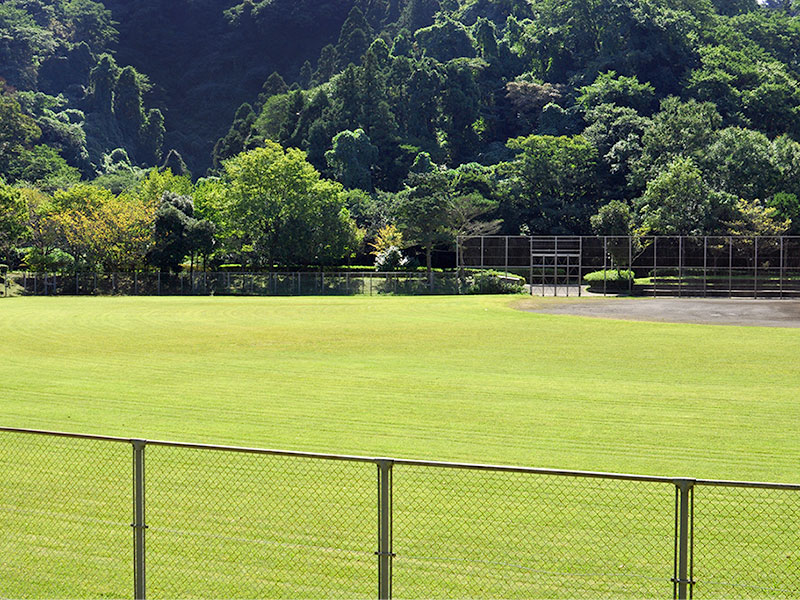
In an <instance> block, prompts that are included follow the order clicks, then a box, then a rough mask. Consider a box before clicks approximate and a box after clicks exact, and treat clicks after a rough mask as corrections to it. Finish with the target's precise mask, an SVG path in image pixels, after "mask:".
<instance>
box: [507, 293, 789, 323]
mask: <svg viewBox="0 0 800 600" xmlns="http://www.w3.org/2000/svg"><path fill="white" fill-rule="evenodd" d="M519 308H520V309H521V310H526V311H529V312H536V313H545V314H551V315H575V316H581V317H595V318H601V319H623V320H628V321H656V322H663V323H701V324H706V325H742V326H757V327H800V301H797V300H749V299H736V300H728V299H713V300H712V299H701V298H583V299H577V298H576V299H574V300H573V299H569V300H567V299H563V300H558V299H553V300H552V301H542V300H526V301H523V302H522V303H521V304H520V305H519Z"/></svg>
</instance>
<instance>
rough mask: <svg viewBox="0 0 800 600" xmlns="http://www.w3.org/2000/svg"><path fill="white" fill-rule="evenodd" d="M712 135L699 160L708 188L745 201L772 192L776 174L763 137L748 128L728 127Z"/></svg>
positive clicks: (776, 178) (768, 141)
mask: <svg viewBox="0 0 800 600" xmlns="http://www.w3.org/2000/svg"><path fill="white" fill-rule="evenodd" d="M715 138H716V139H715V140H714V142H713V143H712V144H711V145H710V146H709V147H708V150H707V151H706V152H705V153H704V154H703V163H702V165H703V167H704V171H705V173H706V178H705V179H706V182H707V183H708V184H709V185H711V187H713V188H715V189H718V190H721V191H724V192H728V193H730V194H733V195H735V196H737V197H739V198H744V199H745V200H755V199H756V198H767V197H769V196H772V194H774V193H775V191H776V190H775V188H776V185H777V183H778V178H779V173H778V171H777V169H776V168H775V166H774V164H773V159H772V155H773V150H772V144H771V142H770V140H769V138H767V136H765V135H764V134H763V133H761V132H759V131H753V130H751V129H742V128H740V127H728V128H726V129H723V130H721V131H719V132H718V133H717V134H716V135H715Z"/></svg>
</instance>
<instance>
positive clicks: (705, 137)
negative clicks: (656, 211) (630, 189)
mask: <svg viewBox="0 0 800 600" xmlns="http://www.w3.org/2000/svg"><path fill="white" fill-rule="evenodd" d="M721 124H722V117H721V116H720V114H719V113H718V112H717V109H716V107H715V106H714V104H712V103H711V102H697V101H695V100H689V101H688V102H681V100H680V99H678V98H676V97H674V96H671V97H669V98H666V99H665V100H663V101H662V102H661V111H660V112H658V113H657V114H656V115H654V116H653V120H652V123H651V125H650V127H648V128H647V130H646V131H645V132H644V135H643V136H642V154H641V158H640V159H639V160H638V161H636V162H635V163H634V164H633V165H632V173H631V178H630V179H631V183H632V184H633V186H634V187H636V188H639V189H642V188H643V187H644V185H645V184H646V183H647V182H648V181H649V180H651V179H652V178H653V177H655V176H656V175H658V174H659V173H660V172H661V171H662V170H663V169H664V168H665V167H666V166H667V165H668V164H670V163H671V162H673V161H675V160H676V159H677V158H679V157H684V158H691V159H692V160H693V161H694V162H695V163H697V164H699V163H700V162H701V161H702V158H703V154H704V152H705V151H706V149H707V148H708V146H709V145H710V144H711V142H712V141H713V139H714V135H715V133H716V131H717V130H718V129H719V127H720V125H721Z"/></svg>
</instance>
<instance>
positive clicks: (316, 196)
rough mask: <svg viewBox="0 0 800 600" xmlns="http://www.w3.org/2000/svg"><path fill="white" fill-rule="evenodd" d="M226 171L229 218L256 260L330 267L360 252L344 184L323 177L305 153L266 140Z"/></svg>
mask: <svg viewBox="0 0 800 600" xmlns="http://www.w3.org/2000/svg"><path fill="white" fill-rule="evenodd" d="M224 167H225V174H226V181H227V183H228V185H229V204H228V206H227V207H226V209H227V211H228V215H229V216H228V219H229V222H230V223H231V224H233V226H234V227H236V229H237V230H238V231H240V232H241V239H242V241H243V244H244V246H246V247H247V248H249V249H250V250H249V256H250V259H251V260H252V262H254V263H256V264H259V265H263V266H267V267H269V268H271V267H272V265H273V264H274V263H275V262H276V261H277V262H280V263H281V264H293V265H298V264H310V263H325V262H328V261H331V260H338V259H341V258H342V257H344V256H346V255H348V254H350V253H351V252H352V251H353V250H355V248H354V245H355V242H356V240H355V232H354V228H353V225H352V223H351V221H350V217H349V214H348V212H347V209H346V208H345V207H344V198H343V193H342V188H341V186H340V185H339V184H336V183H332V182H330V181H326V180H323V179H321V178H320V176H319V173H318V172H317V171H315V170H314V168H313V167H312V166H311V165H310V164H309V163H308V162H307V161H306V160H305V155H304V154H303V153H302V152H301V151H299V150H294V149H292V150H287V151H284V150H283V149H282V148H281V147H280V146H279V145H278V144H276V143H275V142H267V143H266V146H265V147H263V148H256V149H255V150H251V151H249V152H245V153H243V154H240V155H239V156H237V157H235V158H232V159H230V160H229V161H227V162H225V163H224Z"/></svg>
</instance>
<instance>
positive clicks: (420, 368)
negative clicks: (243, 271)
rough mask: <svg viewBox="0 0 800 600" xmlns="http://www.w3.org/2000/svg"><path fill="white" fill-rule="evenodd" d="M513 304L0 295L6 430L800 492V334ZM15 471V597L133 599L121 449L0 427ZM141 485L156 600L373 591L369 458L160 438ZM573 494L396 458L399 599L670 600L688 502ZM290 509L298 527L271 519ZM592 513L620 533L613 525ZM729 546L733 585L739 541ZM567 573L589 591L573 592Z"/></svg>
mask: <svg viewBox="0 0 800 600" xmlns="http://www.w3.org/2000/svg"><path fill="white" fill-rule="evenodd" d="M554 301H559V300H557V299H542V300H538V302H554ZM514 302H520V300H519V299H518V298H517V299H516V300H514V299H509V298H508V297H412V298H408V297H375V298H366V297H351V298H65V297H64V298H11V299H5V300H0V389H2V393H0V397H1V398H2V407H3V410H2V417H1V418H0V425H5V426H15V427H31V428H47V429H56V430H62V431H73V432H83V433H99V434H108V435H119V436H124V437H145V438H151V439H173V440H182V441H202V442H206V443H223V444H233V445H249V446H260V447H272V448H284V449H295V450H309V451H323V452H336V453H348V454H363V455H370V456H395V457H405V458H425V459H436V460H459V461H469V462H486V463H508V464H520V465H527V466H537V467H556V468H566V469H583V470H605V471H618V472H630V473H643V474H651V475H667V476H691V477H704V478H732V479H755V480H773V481H783V482H798V481H800V436H798V435H797V423H798V422H800V405H798V403H797V401H796V400H797V390H798V389H800V371H798V369H797V368H796V360H797V356H798V355H800V330H797V329H794V330H792V329H776V328H771V329H770V328H737V327H723V326H699V325H696V326H695V325H680V324H655V323H640V322H622V321H604V320H593V319H585V318H578V317H565V316H553V315H538V314H532V313H527V312H523V311H520V310H516V309H515V308H514V307H513V306H512V304H513V303H514ZM9 436H14V437H13V438H12V437H9ZM0 477H2V481H0V530H2V531H6V532H12V534H10V535H8V536H6V537H5V538H4V539H5V540H6V541H5V543H4V542H0V547H2V548H0V550H2V552H0V596H11V597H25V596H39V597H41V596H59V597H67V596H84V597H87V596H88V597H101V596H102V597H118V596H121V595H125V594H127V593H129V585H128V584H129V580H130V573H129V571H130V527H129V523H130V514H129V513H130V496H129V493H130V479H129V477H130V449H129V448H128V447H126V446H125V445H120V446H114V447H113V448H111V447H110V446H108V445H103V444H99V443H95V442H73V441H69V440H55V441H54V440H48V439H47V438H35V440H33V439H28V438H27V437H25V436H21V437H20V436H18V435H16V434H6V435H5V436H3V434H0ZM148 478H149V479H148V482H149V483H148V515H149V516H148V520H149V521H150V520H152V522H150V523H149V524H150V526H151V530H150V531H149V533H148V536H149V540H150V542H149V548H150V550H151V551H152V554H151V555H149V557H148V561H149V562H148V564H149V570H148V574H149V577H150V581H151V585H152V588H151V589H153V590H154V595H158V596H161V597H175V596H182V597H195V596H205V597H209V596H213V597H221V596H239V597H253V596H256V595H259V594H265V593H266V594H267V595H271V596H283V597H315V596H316V597H319V596H331V595H343V596H349V597H364V596H369V595H372V594H373V591H374V573H375V571H374V564H375V559H374V556H372V552H373V551H374V549H375V548H374V533H375V532H374V511H375V496H374V482H375V473H374V467H371V465H364V466H358V465H355V466H352V465H342V466H337V467H336V468H332V467H330V465H329V464H327V463H326V464H323V465H318V464H316V463H311V462H309V463H303V464H302V465H298V464H297V463H296V462H295V461H287V460H285V459H281V460H277V459H270V460H257V459H256V458H255V457H242V456H241V455H225V454H217V453H211V454H209V453H206V454H202V453H198V451H188V450H180V451H178V450H176V451H172V453H169V452H168V449H161V448H154V449H150V450H148ZM54 480H59V481H61V483H60V484H59V485H54V484H53V481H54ZM564 481H565V480H560V481H555V480H551V479H546V480H543V482H544V483H542V482H538V481H537V480H535V478H534V479H528V480H525V481H522V480H519V479H518V478H517V479H514V478H509V477H506V476H504V477H500V476H490V475H480V474H474V475H467V474H460V473H456V474H447V473H435V472H429V471H425V470H421V471H420V470H414V469H410V468H405V470H404V469H403V468H398V469H397V472H396V473H395V488H396V489H395V508H396V511H397V513H396V519H395V538H396V542H395V547H396V551H397V552H398V557H397V559H396V561H395V563H396V566H395V581H396V584H395V585H396V595H397V596H398V597H401V596H405V597H446V596H452V595H459V590H460V591H462V592H463V591H464V590H467V591H468V594H467V595H469V596H472V597H484V596H492V595H495V596H496V595H498V594H500V595H506V596H514V595H516V596H525V597H531V596H537V595H538V596H542V597H559V596H562V597H563V596H567V597H574V596H576V595H583V594H584V593H585V594H588V595H591V593H590V592H591V590H595V591H596V592H597V593H599V594H600V595H603V593H605V595H608V594H609V593H612V595H615V596H624V595H626V594H630V595H632V596H634V597H637V596H651V595H656V596H657V595H669V593H671V584H669V582H668V578H669V577H670V576H671V572H670V573H667V572H665V568H666V570H670V569H671V556H672V555H671V552H672V537H671V531H672V517H673V515H672V512H671V511H672V494H673V491H672V490H671V489H665V490H661V489H658V490H656V489H655V487H658V486H657V485H656V484H653V485H652V486H650V487H649V488H648V489H646V490H645V489H643V488H641V487H632V486H631V484H619V485H616V486H603V485H599V484H584V483H571V482H568V483H564ZM351 484H353V485H351ZM654 486H655V487H654ZM668 487H669V486H667V488H668ZM698 493H699V492H698ZM54 498H58V499H59V500H58V501H59V502H60V504H59V505H58V507H55V508H54V507H53V502H54V500H53V499H54ZM321 499H322V500H321ZM548 499H549V500H548ZM554 499H556V500H557V502H556V503H555V505H553V506H550V508H549V509H548V508H546V507H545V505H546V504H547V503H548V502H549V503H551V504H552V503H553V502H554ZM762 500H764V499H762ZM768 500H769V502H773V505H771V506H773V508H775V510H776V511H777V512H773V513H769V512H766V513H764V514H765V515H766V516H765V517H762V519H761V520H762V521H763V523H761V522H759V524H758V527H760V528H761V529H762V530H763V531H766V529H767V528H768V527H769V525H770V523H771V522H772V521H775V519H773V518H772V517H770V515H771V514H772V515H773V516H774V515H775V514H778V513H780V514H783V515H784V516H785V515H787V514H788V515H791V514H796V513H793V512H792V511H795V510H797V508H798V505H797V504H796V502H795V503H794V504H792V503H789V504H786V505H784V503H783V501H778V502H777V503H775V500H774V498H771V497H770V498H768ZM282 502H289V503H290V510H289V512H288V513H287V512H281V511H279V510H276V507H277V506H279V505H281V503H282ZM510 502H513V504H509V503H510ZM714 502H715V503H716V504H714V506H718V507H719V508H720V511H722V512H721V513H720V514H723V513H724V514H723V517H721V519H722V520H721V521H720V518H717V517H715V519H716V520H714V519H710V518H709V517H708V516H705V517H704V518H705V519H706V520H705V521H701V522H700V523H699V524H698V527H700V528H701V529H700V530H701V531H703V530H702V527H706V530H709V531H711V530H713V529H714V527H717V528H719V529H720V531H723V533H722V534H720V535H727V536H728V537H729V538H730V537H731V534H730V529H729V528H730V527H737V526H740V525H741V523H740V522H739V521H738V520H737V519H738V513H737V512H736V511H737V510H738V508H736V507H737V506H738V504H736V505H735V506H733V505H730V502H728V501H727V500H726V499H725V498H724V497H722V496H720V497H719V498H717V499H716V500H714ZM726 502H728V504H726ZM762 505H763V504H762ZM620 506H624V507H625V510H624V512H622V513H620V511H619V507H620ZM705 506H706V507H707V506H709V504H706V505H705ZM731 506H733V509H736V510H733V509H732V508H731ZM598 507H599V508H598ZM614 507H617V508H616V509H614ZM595 510H600V512H599V513H595V512H593V511H595ZM726 511H727V512H726ZM731 511H733V512H731ZM781 511H783V512H781ZM787 511H788V512H787ZM243 515H247V517H246V518H245V517H244V516H243ZM724 515H728V516H724ZM754 518H756V517H753V518H751V519H750V521H749V523H750V526H751V527H754V526H755V525H754V523H755V522H756V521H754V520H753V519H754ZM598 519H601V520H602V522H603V523H604V524H609V523H611V522H613V523H612V524H613V526H612V527H611V528H610V529H609V530H608V531H606V530H602V531H601V529H602V528H599V529H598V526H597V523H598V521H597V520H598ZM727 519H730V521H728V520H727ZM756 520H757V518H756ZM620 531H624V532H625V535H620V534H619V532H620ZM523 532H524V534H525V535H524V536H522V533H523ZM609 533H610V537H608V536H607V534H609ZM773 533H774V532H773ZM773 533H769V535H768V534H767V533H764V534H763V536H764V539H763V540H761V541H760V542H759V541H758V540H756V541H755V542H754V543H755V549H753V548H750V552H751V553H752V554H753V556H755V557H760V556H764V557H765V556H767V555H769V556H770V560H772V555H773V554H774V553H775V548H776V547H777V546H776V542H775V539H783V538H781V537H780V535H783V536H784V537H785V534H786V532H784V533H783V534H780V535H779V533H780V532H778V533H774V535H775V536H778V537H776V538H774V539H773V538H772V537H770V536H772V535H773ZM531 534H535V535H531ZM714 535H716V534H714ZM714 535H712V534H711V533H709V534H708V535H707V536H706V539H705V542H704V543H708V540H709V539H711V540H713V539H716V538H715V537H714ZM793 535H794V537H795V538H796V537H797V535H796V532H795V534H793ZM520 536H522V537H520ZM733 537H736V535H735V534H734V535H733ZM76 539H77V540H78V541H82V540H87V539H88V540H90V541H89V542H87V544H88V545H86V546H82V545H80V544H78V545H77V547H76V545H75V543H74V542H75V540H76ZM792 539H794V538H792ZM632 540H637V541H635V542H632ZM701 542H702V540H701ZM748 543H749V542H748ZM637 544H641V545H637ZM778 545H779V544H778ZM3 546H4V547H3ZM121 546H122V547H123V550H124V551H123V552H121V553H120V552H119V551H118V550H119V548H120V547H121ZM270 548H272V549H273V550H274V549H277V550H278V552H277V553H275V552H270V551H269V550H270ZM309 548H313V549H315V551H313V552H312V551H309ZM453 548H460V549H462V550H463V551H461V553H460V554H459V557H460V558H459V559H458V560H456V561H454V560H450V561H446V560H444V561H443V560H441V558H437V556H450V557H451V558H452V556H453V554H452V553H453V552H454V551H453ZM509 548H511V549H512V552H511V555H512V556H511V558H510V559H509ZM601 548H602V551H601V550H600V549H601ZM715 548H716V547H715ZM714 552H716V553H717V554H715V556H717V555H718V556H717V558H716V559H715V560H718V561H719V563H720V564H723V563H725V564H727V565H728V567H726V568H729V569H730V570H731V572H732V573H734V572H738V571H739V568H738V566H737V564H736V562H735V561H731V560H730V557H726V555H725V552H724V548H722V549H720V548H716V549H715V550H714ZM457 554H458V552H457ZM542 556H544V557H546V558H548V559H551V560H547V561H543V562H541V564H540V563H539V562H537V560H539V561H541V557H542ZM576 556H577V557H580V558H576ZM601 556H602V558H603V560H600V557H601ZM620 556H625V557H627V558H625V559H624V560H623V559H621V558H620ZM537 557H539V558H537ZM781 560H789V557H788V555H787V558H785V559H784V558H781ZM503 561H506V562H503ZM598 561H600V562H598ZM603 561H611V562H612V563H613V568H614V569H617V570H619V571H620V574H622V573H623V572H624V573H627V574H628V575H630V576H631V577H634V578H637V577H638V578H640V579H637V580H636V581H643V582H646V583H647V586H650V585H651V584H652V587H647V586H645V587H642V586H639V587H629V588H626V587H625V584H624V583H620V584H617V587H613V586H611V587H610V585H611V584H609V581H612V580H613V579H609V578H608V577H606V576H602V577H601V576H599V575H597V574H596V572H595V571H596V569H598V568H601V566H602V565H603V564H605V563H604V562H603ZM508 562H510V563H513V564H506V563H508ZM584 563H585V564H584ZM617 563H624V564H617ZM665 563H666V567H665ZM519 564H524V565H528V567H527V568H528V569H529V570H528V571H526V570H525V569H520V568H518V566H519ZM770 564H772V563H770ZM515 565H517V566H515ZM531 565H538V566H535V567H531ZM553 565H556V566H557V570H558V571H559V572H558V573H555V574H552V573H551V577H550V579H548V580H547V581H548V582H549V583H548V582H545V583H543V581H544V579H542V578H541V577H540V578H539V579H536V581H538V583H536V585H534V586H533V587H531V585H533V584H532V583H531V576H530V569H533V570H534V571H536V572H539V573H540V574H541V573H544V572H545V571H546V570H547V569H548V568H549V569H553V568H554V567H553ZM598 565H601V566H598ZM606 567H608V565H606ZM705 567H706V568H707V567H708V564H707V563H706V565H705ZM609 568H611V567H609ZM698 568H700V569H701V572H702V569H703V568H704V565H702V564H701V565H699V567H698ZM537 569H538V571H537ZM711 571H713V569H712V570H711ZM34 572H35V573H36V577H32V576H31V574H32V573H34ZM89 572H91V573H97V572H100V573H102V574H103V576H102V577H101V578H100V579H99V580H98V579H97V578H96V577H95V578H93V577H91V576H87V575H86V574H87V573H89ZM564 572H567V573H569V574H570V575H569V577H574V578H578V579H580V581H581V582H582V585H583V588H580V589H583V590H584V592H581V593H579V594H576V593H575V591H574V590H575V588H570V587H569V586H567V587H564V586H563V585H562V583H563V581H564V577H567V576H565V575H564ZM263 573H268V574H267V575H264V574H263ZM298 573H299V575H298ZM304 573H305V575H303V574H304ZM309 574H314V575H313V577H312V576H311V575H309ZM631 574H632V575H631ZM201 575H202V577H203V578H204V579H202V581H203V583H202V585H200V586H199V587H198V584H197V581H198V580H197V578H198V577H199V576H201ZM714 575H715V573H709V577H713V576H714ZM716 575H717V576H718V575H719V573H716ZM254 578H255V580H256V581H257V585H256V584H253V579H254ZM259 578H260V579H259ZM534 579H535V578H534ZM545 579H546V578H545ZM619 581H627V580H622V579H620V580H619ZM654 581H657V584H656V583H653V582H654ZM330 582H334V589H335V590H338V591H335V592H332V591H331V590H332V588H330V587H326V586H328V585H329V584H330ZM355 582H358V583H357V585H356V584H355ZM778 583H780V582H778ZM795 584H796V582H795V583H792V585H795ZM254 585H255V587H253V586H254ZM620 585H621V586H622V587H619V586H620ZM642 585H644V584H642ZM664 586H666V587H664ZM254 589H257V590H259V591H258V593H256V592H254V591H253V590H254ZM789 589H791V590H795V589H796V588H794V587H790V588H789ZM265 590H266V591H265ZM498 590H499V591H498ZM570 590H572V592H570ZM585 590H589V592H586V591H585ZM609 590H611V592H609ZM626 590H627V591H626ZM726 590H727V591H728V592H730V588H726ZM762 592H763V590H762ZM462 595H464V594H462ZM706 595H709V594H706ZM711 595H713V594H711ZM728 595H730V593H729V594H728ZM759 595H765V596H774V595H777V596H780V595H781V594H780V593H779V594H772V593H763V594H759ZM784 595H786V594H784Z"/></svg>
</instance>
